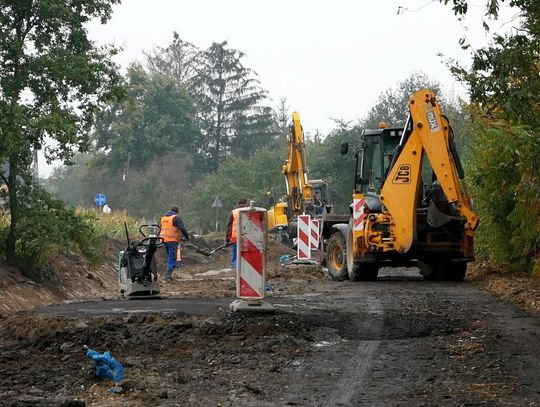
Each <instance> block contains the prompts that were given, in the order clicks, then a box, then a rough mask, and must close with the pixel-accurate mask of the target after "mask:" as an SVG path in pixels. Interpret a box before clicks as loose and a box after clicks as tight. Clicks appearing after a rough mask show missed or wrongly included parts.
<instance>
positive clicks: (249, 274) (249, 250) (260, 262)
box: [236, 208, 267, 300]
mask: <svg viewBox="0 0 540 407" xmlns="http://www.w3.org/2000/svg"><path fill="white" fill-rule="evenodd" d="M266 225H267V224H266V209H263V208H242V209H240V212H239V214H238V231H237V236H238V241H237V250H238V259H237V262H236V294H237V296H238V298H244V299H252V300H255V299H261V298H264V286H265V284H266V239H267V227H266Z"/></svg>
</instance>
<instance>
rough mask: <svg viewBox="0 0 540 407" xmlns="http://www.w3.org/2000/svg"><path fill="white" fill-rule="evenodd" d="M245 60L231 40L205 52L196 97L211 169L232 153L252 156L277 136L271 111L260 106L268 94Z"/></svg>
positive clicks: (202, 146) (199, 72) (196, 79)
mask: <svg viewBox="0 0 540 407" xmlns="http://www.w3.org/2000/svg"><path fill="white" fill-rule="evenodd" d="M243 57H244V54H243V53H242V52H240V51H238V50H235V49H230V48H227V41H224V42H221V43H216V42H215V43H213V44H212V45H211V46H210V47H209V48H208V49H207V50H204V51H202V52H201V56H200V60H199V62H200V65H199V66H198V67H197V74H196V75H195V78H194V81H193V90H192V96H193V99H194V101H195V103H196V105H197V111H198V116H199V126H200V128H201V131H202V134H203V137H202V139H201V142H202V143H201V144H200V149H201V151H204V152H205V153H206V155H207V157H208V158H209V167H210V168H211V169H216V168H218V167H219V165H220V163H221V162H222V161H223V160H224V158H225V157H226V156H227V155H229V154H230V153H231V152H234V153H236V154H240V155H242V156H248V155H250V154H251V153H253V152H254V151H255V150H256V149H257V148H258V147H260V146H262V145H265V144H269V143H270V142H271V141H272V138H273V137H274V136H275V134H274V133H273V131H272V126H271V123H272V117H271V115H270V113H271V111H270V110H269V109H267V108H264V107H261V106H260V105H259V103H260V102H261V101H263V100H264V99H265V98H266V91H264V90H263V89H262V88H261V87H260V86H259V81H258V80H257V79H256V73H255V72H254V71H252V70H251V69H249V68H246V67H245V66H244V65H243V64H242V61H241V60H242V58H243Z"/></svg>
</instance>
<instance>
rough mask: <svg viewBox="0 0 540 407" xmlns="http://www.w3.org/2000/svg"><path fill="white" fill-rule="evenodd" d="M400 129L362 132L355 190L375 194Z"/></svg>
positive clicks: (388, 163)
mask: <svg viewBox="0 0 540 407" xmlns="http://www.w3.org/2000/svg"><path fill="white" fill-rule="evenodd" d="M402 133H403V131H402V129H386V128H384V129H376V130H364V131H363V132H362V148H361V149H359V150H358V151H357V157H356V177H355V188H354V189H355V191H356V192H359V193H362V194H365V195H372V196H377V195H378V194H379V193H380V191H381V188H382V185H383V183H384V180H385V179H386V176H387V175H388V172H389V171H390V165H391V163H392V159H393V156H394V153H395V151H396V147H397V145H398V144H399V140H400V138H401V134H402Z"/></svg>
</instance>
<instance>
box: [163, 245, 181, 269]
mask: <svg viewBox="0 0 540 407" xmlns="http://www.w3.org/2000/svg"><path fill="white" fill-rule="evenodd" d="M163 245H164V246H165V251H166V252H167V274H165V277H170V276H171V274H172V271H173V269H174V268H176V250H177V249H178V243H176V242H165V243H163Z"/></svg>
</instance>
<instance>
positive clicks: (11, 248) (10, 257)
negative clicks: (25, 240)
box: [6, 157, 19, 266]
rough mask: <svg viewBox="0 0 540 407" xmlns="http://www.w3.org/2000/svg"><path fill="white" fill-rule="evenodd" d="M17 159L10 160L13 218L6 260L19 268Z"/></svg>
mask: <svg viewBox="0 0 540 407" xmlns="http://www.w3.org/2000/svg"><path fill="white" fill-rule="evenodd" d="M15 160H16V158H14V157H10V158H9V175H8V183H7V188H8V194H9V213H10V217H11V221H10V226H9V233H8V235H7V238H6V260H7V262H8V264H9V265H11V266H17V253H16V251H15V243H16V241H17V234H16V229H17V224H18V220H19V206H18V198H17V166H16V164H15V162H16V161H15Z"/></svg>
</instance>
